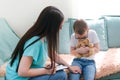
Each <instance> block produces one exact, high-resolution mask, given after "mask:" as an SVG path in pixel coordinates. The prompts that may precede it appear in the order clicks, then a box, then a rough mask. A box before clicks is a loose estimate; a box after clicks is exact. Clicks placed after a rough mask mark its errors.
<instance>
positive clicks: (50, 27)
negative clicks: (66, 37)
mask: <svg viewBox="0 0 120 80" xmlns="http://www.w3.org/2000/svg"><path fill="white" fill-rule="evenodd" d="M63 21H64V17H63V14H62V12H61V11H60V10H59V9H57V8H55V7H53V6H48V7H46V8H45V9H44V10H43V11H42V12H41V14H40V16H39V17H38V19H37V21H36V23H35V24H34V25H33V26H32V27H31V28H30V29H29V30H28V31H27V32H26V34H25V35H24V36H23V37H22V38H21V40H20V41H19V43H18V44H17V46H16V48H15V50H14V52H13V54H12V56H11V60H10V62H9V63H8V65H7V67H6V79H7V80H28V79H29V80H66V73H65V72H64V71H57V72H56V70H55V62H56V63H58V64H63V65H65V66H68V68H69V69H70V70H71V71H72V72H74V73H76V72H79V73H80V68H79V67H77V66H70V65H68V64H67V63H66V62H65V61H64V60H62V59H61V58H60V57H59V55H58V54H57V52H56V51H58V50H57V49H58V43H59V42H58V40H59V30H60V29H61V28H62V24H63ZM48 56H49V58H50V60H51V66H50V67H45V62H46V59H47V57H48Z"/></svg>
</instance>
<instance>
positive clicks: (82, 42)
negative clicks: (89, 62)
mask: <svg viewBox="0 0 120 80" xmlns="http://www.w3.org/2000/svg"><path fill="white" fill-rule="evenodd" d="M80 47H89V48H90V50H89V52H88V53H84V54H78V55H77V57H78V58H80V57H89V56H91V55H92V54H94V50H93V44H92V43H90V42H89V39H88V38H86V39H79V40H78V43H77V45H76V49H77V48H80Z"/></svg>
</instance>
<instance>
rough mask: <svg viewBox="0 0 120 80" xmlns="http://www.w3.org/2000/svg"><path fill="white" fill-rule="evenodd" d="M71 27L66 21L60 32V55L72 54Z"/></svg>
mask: <svg viewBox="0 0 120 80" xmlns="http://www.w3.org/2000/svg"><path fill="white" fill-rule="evenodd" d="M69 25H70V23H69V22H68V21H66V22H65V23H64V25H63V27H62V30H60V40H59V41H60V43H59V53H64V54H67V53H70V35H69Z"/></svg>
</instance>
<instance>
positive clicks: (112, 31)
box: [104, 16, 120, 48]
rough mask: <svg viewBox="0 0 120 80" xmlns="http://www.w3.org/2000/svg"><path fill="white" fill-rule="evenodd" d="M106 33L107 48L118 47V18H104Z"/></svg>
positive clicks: (119, 45)
mask: <svg viewBox="0 0 120 80" xmlns="http://www.w3.org/2000/svg"><path fill="white" fill-rule="evenodd" d="M104 19H105V22H106V27H107V31H108V34H107V35H108V46H109V47H110V48H116V47H120V16H104Z"/></svg>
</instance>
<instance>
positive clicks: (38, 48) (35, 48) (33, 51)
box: [6, 36, 48, 80]
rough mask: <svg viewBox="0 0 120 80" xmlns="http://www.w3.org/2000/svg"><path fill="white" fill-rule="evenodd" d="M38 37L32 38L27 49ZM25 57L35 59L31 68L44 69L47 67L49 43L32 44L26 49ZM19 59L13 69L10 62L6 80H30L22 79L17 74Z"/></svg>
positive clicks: (27, 43) (26, 44)
mask: <svg viewBox="0 0 120 80" xmlns="http://www.w3.org/2000/svg"><path fill="white" fill-rule="evenodd" d="M38 38H39V37H38V36H35V37H32V38H31V39H30V40H28V41H27V42H26V43H25V46H24V48H25V47H27V46H28V45H29V44H30V43H32V42H33V41H35V40H36V39H38ZM23 56H31V57H32V58H33V62H32V65H31V68H42V67H45V62H46V60H47V57H48V54H47V42H46V41H42V40H39V41H37V42H36V43H34V44H32V45H31V46H29V47H28V48H26V49H25V51H24V53H23ZM18 59H19V58H18V57H17V59H16V60H15V61H14V63H13V65H12V67H11V66H10V61H9V63H8V65H7V67H6V79H7V80H28V79H29V78H27V77H21V76H19V75H18V73H17V72H16V68H17V65H18Z"/></svg>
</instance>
